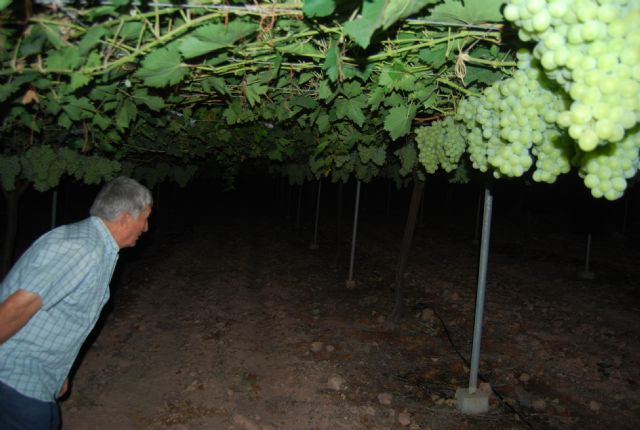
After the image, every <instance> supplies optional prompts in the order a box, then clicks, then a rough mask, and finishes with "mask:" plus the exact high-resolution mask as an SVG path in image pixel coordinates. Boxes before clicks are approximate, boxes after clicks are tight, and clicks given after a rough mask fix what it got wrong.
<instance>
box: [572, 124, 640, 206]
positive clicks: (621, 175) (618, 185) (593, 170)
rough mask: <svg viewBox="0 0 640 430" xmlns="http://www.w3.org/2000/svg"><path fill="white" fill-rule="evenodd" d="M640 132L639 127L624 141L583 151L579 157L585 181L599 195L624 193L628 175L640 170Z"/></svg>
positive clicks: (631, 175) (609, 197) (616, 195)
mask: <svg viewBox="0 0 640 430" xmlns="http://www.w3.org/2000/svg"><path fill="white" fill-rule="evenodd" d="M639 152H640V132H638V130H637V129H635V130H634V131H633V132H631V133H629V134H627V136H626V137H625V138H624V139H623V141H622V142H619V143H615V144H614V143H610V144H608V145H605V146H600V147H598V148H597V149H595V150H593V151H591V152H587V153H582V154H581V155H580V157H579V159H578V160H577V162H578V163H579V164H580V165H581V167H580V175H581V176H582V177H583V178H584V184H585V185H586V186H587V187H588V188H589V189H590V190H591V194H592V195H593V196H594V197H596V198H599V197H603V196H604V197H605V198H606V199H608V200H616V199H618V198H620V197H622V195H623V194H624V190H625V189H626V188H627V179H629V178H631V177H633V176H634V175H635V174H636V172H637V171H638V165H639V164H640V159H639V157H638V153H639Z"/></svg>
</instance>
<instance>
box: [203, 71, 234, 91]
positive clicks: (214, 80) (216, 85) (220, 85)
mask: <svg viewBox="0 0 640 430" xmlns="http://www.w3.org/2000/svg"><path fill="white" fill-rule="evenodd" d="M211 87H213V89H215V90H216V91H217V92H219V93H220V94H223V95H227V94H229V91H228V90H227V84H226V82H225V80H224V79H222V78H218V77H215V76H213V77H210V78H207V79H205V80H204V81H202V89H203V90H205V91H206V92H208V93H209V92H211Z"/></svg>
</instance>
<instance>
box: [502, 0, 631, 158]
mask: <svg viewBox="0 0 640 430" xmlns="http://www.w3.org/2000/svg"><path fill="white" fill-rule="evenodd" d="M504 16H505V18H506V19H508V20H510V21H513V22H514V23H515V24H516V25H517V26H518V27H520V29H519V37H520V39H522V40H523V41H528V40H533V41H535V42H536V46H535V48H534V50H533V54H534V56H535V57H536V58H538V59H539V60H540V63H541V64H542V66H543V67H544V69H545V71H546V72H547V75H548V76H549V77H550V78H552V79H555V80H556V81H557V82H559V83H560V84H561V85H562V86H563V87H564V89H565V90H566V91H567V92H568V94H569V95H570V96H571V99H572V101H573V102H572V103H571V105H570V106H569V107H568V109H565V110H564V111H563V112H561V113H560V115H558V117H557V122H558V125H560V126H561V127H563V128H565V129H568V131H569V135H570V136H571V138H573V139H574V140H576V142H577V143H578V146H579V147H580V149H582V150H583V151H586V152H589V151H592V150H594V149H595V148H596V147H598V146H599V145H602V146H606V145H607V144H608V143H610V142H614V143H615V142H621V141H622V140H623V138H624V136H625V134H626V133H628V132H629V130H630V129H632V128H633V127H634V126H635V125H636V124H637V123H638V120H639V119H640V25H638V23H639V22H640V1H638V0H509V3H508V4H507V6H506V7H505V9H504Z"/></svg>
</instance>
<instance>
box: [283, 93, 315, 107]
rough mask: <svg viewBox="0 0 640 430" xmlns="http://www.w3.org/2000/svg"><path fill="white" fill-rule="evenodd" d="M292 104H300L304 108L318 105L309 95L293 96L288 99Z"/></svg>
mask: <svg viewBox="0 0 640 430" xmlns="http://www.w3.org/2000/svg"><path fill="white" fill-rule="evenodd" d="M289 103H291V104H292V105H294V106H300V107H303V108H306V109H315V108H316V107H318V103H317V102H316V101H315V100H314V99H312V98H311V97H309V96H294V97H291V100H289Z"/></svg>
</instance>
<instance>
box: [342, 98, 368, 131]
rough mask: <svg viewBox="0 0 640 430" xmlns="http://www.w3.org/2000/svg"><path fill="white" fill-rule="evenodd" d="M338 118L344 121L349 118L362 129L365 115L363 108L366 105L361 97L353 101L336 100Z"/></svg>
mask: <svg viewBox="0 0 640 430" xmlns="http://www.w3.org/2000/svg"><path fill="white" fill-rule="evenodd" d="M335 105H336V116H337V117H338V119H342V118H344V117H347V118H349V119H351V120H352V121H353V122H355V123H356V124H358V126H360V127H362V124H363V123H364V119H365V118H364V114H363V113H362V108H363V107H364V105H365V103H364V101H363V99H362V98H361V97H356V98H352V99H345V98H342V97H341V98H339V99H338V100H336V103H335Z"/></svg>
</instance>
